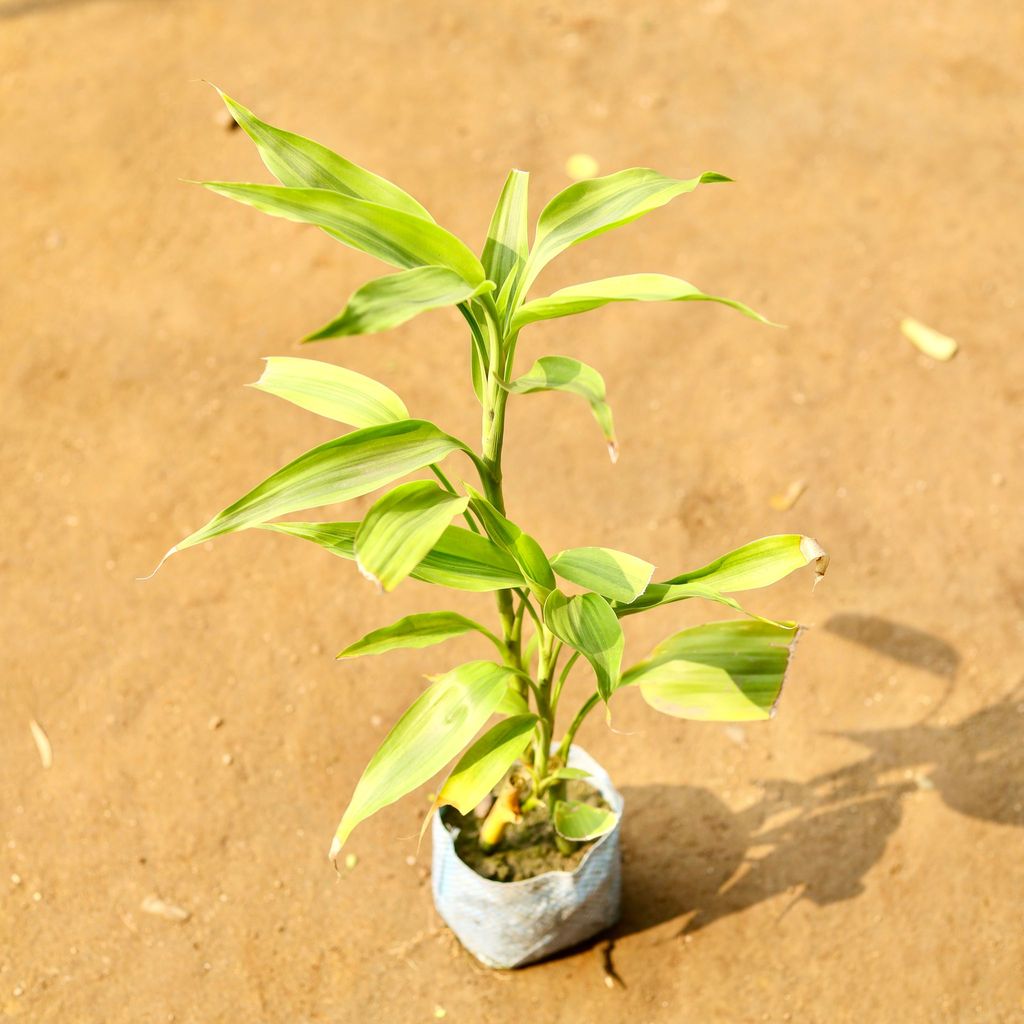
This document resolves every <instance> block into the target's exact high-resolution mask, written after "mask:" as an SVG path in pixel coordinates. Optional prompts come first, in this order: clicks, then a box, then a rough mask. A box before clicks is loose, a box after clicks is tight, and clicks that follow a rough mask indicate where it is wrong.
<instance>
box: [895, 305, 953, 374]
mask: <svg viewBox="0 0 1024 1024" xmlns="http://www.w3.org/2000/svg"><path fill="white" fill-rule="evenodd" d="M900 330H901V331H902V332H903V335H904V337H906V338H908V339H909V340H910V341H911V343H912V344H913V345H914V346H915V347H916V348H917V349H918V351H919V352H923V353H924V354H925V355H926V356H930V357H931V358H932V359H938V360H939V361H940V362H942V363H945V362H948V361H949V360H950V359H952V358H953V356H955V355H956V352H957V348H958V346H957V343H956V341H955V340H954V339H953V338H950V337H948V336H947V335H945V334H940V333H939V332H938V331H936V330H935V329H934V328H932V327H928V326H927V325H926V324H923V323H921V321H920V320H915V319H914V318H913V317H912V316H908V317H904V318H903V320H901V321H900Z"/></svg>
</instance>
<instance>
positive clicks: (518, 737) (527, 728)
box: [420, 714, 537, 835]
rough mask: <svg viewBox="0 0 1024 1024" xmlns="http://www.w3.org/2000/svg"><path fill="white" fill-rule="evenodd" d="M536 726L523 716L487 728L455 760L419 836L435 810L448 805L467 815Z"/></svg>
mask: <svg viewBox="0 0 1024 1024" xmlns="http://www.w3.org/2000/svg"><path fill="white" fill-rule="evenodd" d="M536 724H537V716H536V715H532V714H525V715H516V716H514V717H513V718H504V719H502V720H501V721H500V722H498V723H497V724H496V725H493V726H491V728H490V729H488V730H487V732H485V733H484V734H483V736H481V737H480V739H478V740H477V741H476V743H474V744H473V745H472V746H471V747H470V748H469V750H467V751H466V752H465V753H464V754H463V755H462V757H461V758H459V761H458V763H457V764H456V765H455V767H454V768H453V769H452V771H451V774H450V775H449V776H448V778H447V779H446V780H445V783H444V785H443V786H442V787H441V792H440V793H438V794H437V799H436V800H435V801H434V804H433V806H432V807H431V808H430V811H429V812H428V813H427V817H426V818H425V819H424V822H423V828H422V829H420V834H421V835H422V834H423V832H424V831H426V826H427V825H428V824H429V822H430V818H431V815H432V814H433V813H434V811H436V810H437V808H439V807H446V806H451V807H454V808H455V809H456V810H457V811H458V812H459V813H460V814H469V812H470V811H471V810H473V808H474V807H476V805H477V804H479V803H480V801H481V800H483V799H484V797H485V796H487V794H488V793H490V791H491V790H492V789H493V788H494V787H495V786H496V785H497V784H498V783H499V782H500V781H501V779H502V778H503V777H504V775H505V773H506V772H507V771H508V770H509V768H511V767H512V765H513V764H514V763H515V760H516V758H517V757H519V756H520V755H521V754H522V752H523V751H524V750H525V749H526V748H527V746H528V745H529V742H530V736H531V735H532V734H533V727H534V726H535V725H536Z"/></svg>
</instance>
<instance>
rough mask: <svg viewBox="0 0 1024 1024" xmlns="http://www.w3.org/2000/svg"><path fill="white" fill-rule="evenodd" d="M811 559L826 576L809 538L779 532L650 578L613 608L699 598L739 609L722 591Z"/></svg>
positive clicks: (626, 611) (752, 584)
mask: <svg viewBox="0 0 1024 1024" xmlns="http://www.w3.org/2000/svg"><path fill="white" fill-rule="evenodd" d="M812 562H813V563H814V572H815V580H818V579H820V578H821V577H822V576H824V575H825V570H826V569H827V568H828V555H827V554H826V552H825V551H824V549H823V548H822V547H821V545H820V544H818V542H817V541H816V540H814V538H813V537H804V536H801V535H800V534H798V533H789V534H779V535H777V536H773V537H762V538H761V539H760V540H755V541H751V543H749V544H744V545H743V546H742V547H739V548H736V550H735V551H730V552H729V553H728V554H725V555H722V556H721V557H720V558H716V559H715V560H714V561H713V562H709V563H708V564H707V565H705V566H703V567H702V568H700V569H694V570H693V571H692V572H684V573H681V574H680V575H679V576H674V577H673V578H672V579H670V580H665V581H664V582H663V583H652V584H650V586H648V587H647V589H646V590H645V591H644V592H643V594H641V595H640V597H638V598H637V599H636V600H635V601H633V602H632V603H631V604H628V605H620V606H618V607H617V608H616V612H617V613H618V614H619V615H620V616H622V615H632V614H633V613H635V612H642V611H646V610H647V609H648V608H656V607H658V606H659V605H663V604H671V603H672V602H674V601H683V600H686V599H687V598H691V597H702V598H705V599H706V600H709V601H716V602H718V603H719V604H725V605H728V606H729V607H730V608H736V609H739V610H741V611H742V609H741V608H740V605H739V604H738V602H736V601H734V600H732V599H730V598H727V597H725V595H726V594H730V593H739V592H740V591H744V590H755V589H757V588H760V587H767V586H769V585H770V584H772V583H776V582H777V581H778V580H781V579H782V578H783V577H784V576H788V575H789V574H790V573H791V572H794V571H795V570H797V569H801V568H803V567H804V566H805V565H808V564H810V563H812Z"/></svg>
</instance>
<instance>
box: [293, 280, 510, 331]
mask: <svg viewBox="0 0 1024 1024" xmlns="http://www.w3.org/2000/svg"><path fill="white" fill-rule="evenodd" d="M493 289H494V283H493V282H492V281H482V282H481V283H480V284H478V285H476V287H474V286H473V285H471V284H468V283H467V282H466V281H465V280H463V278H462V277H460V276H459V275H458V274H457V273H455V271H454V270H449V269H448V268H447V267H414V268H413V269H412V270H403V271H401V272H400V273H398V274H389V275H387V276H386V277H378V278H377V279H376V280H374V281H370V282H368V283H367V284H364V285H363V286H362V288H360V289H359V290H358V291H357V292H355V294H354V295H353V296H352V298H351V299H349V300H348V305H347V306H346V307H345V308H344V309H343V310H342V311H341V313H339V314H338V316H337V317H335V319H333V320H332V321H331V322H330V323H329V324H326V325H325V326H324V327H321V328H320V330H318V331H314V332H313V333H312V334H310V335H309V336H308V337H306V338H305V339H304V340H305V341H320V340H322V339H324V338H342V337H346V336H349V335H354V334H374V333H375V332H377V331H387V330H390V329H391V328H392V327H398V326H399V324H404V323H405V322H406V321H407V320H411V319H412V318H413V317H414V316H418V315H419V314H420V313H426V312H427V311H428V310H431V309H440V308H442V307H443V306H457V305H458V304H459V303H460V302H465V301H467V300H468V299H472V298H474V297H475V296H477V295H481V294H483V293H484V292H489V291H493Z"/></svg>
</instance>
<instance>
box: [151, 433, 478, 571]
mask: <svg viewBox="0 0 1024 1024" xmlns="http://www.w3.org/2000/svg"><path fill="white" fill-rule="evenodd" d="M458 450H463V451H466V450H467V449H466V446H465V445H463V443H462V442H461V441H457V440H456V439H455V438H454V437H450V436H449V435H448V434H446V433H444V432H443V431H441V430H439V429H438V428H437V427H435V426H434V425H433V424H432V423H427V422H426V421H425V420H401V421H400V422H398V423H385V424H382V425H381V426H379V427H364V428H363V429H362V430H356V431H353V432H352V433H351V434H346V435H345V436H344V437H339V438H335V439H334V440H333V441H328V442H327V443H326V444H322V445H319V446H318V447H316V448H313V449H311V450H310V451H308V452H306V453H305V454H304V455H300V456H299V457H298V458H297V459H296V460H295V461H294V462H290V463H289V464H288V465H287V466H285V467H284V468H283V469H279V470H278V471H277V472H276V473H273V474H272V475H271V476H269V477H267V479H266V480H264V481H263V483H261V484H259V485H258V486H256V487H254V488H253V489H252V490H251V491H249V493H248V494H246V495H245V496H244V497H242V498H239V499H238V501H236V502H235V503H234V504H233V505H229V506H228V507H227V508H226V509H224V510H223V511H221V512H218V513H217V515H215V516H214V517H213V518H212V519H211V520H210V521H209V522H208V523H207V524H206V525H205V526H203V527H202V528H201V529H199V530H196V532H195V533H193V534H190V535H189V536H188V537H186V538H185V539H184V540H183V541H181V542H180V543H178V545H177V546H176V547H174V548H172V549H171V552H174V551H181V550H183V549H184V548H190V547H192V546H193V545H195V544H201V543H202V542H203V541H206V540H210V539H211V538H213V537H219V536H221V535H222V534H225V533H234V532H236V531H237V530H246V529H248V528H249V527H252V526H261V525H263V524H264V523H266V522H267V521H268V520H270V519H274V518H276V517H277V516H282V515H285V514H287V513H288V512H297V511H299V510H300V509H308V508H319V507H320V506H321V505H330V504H333V503H334V502H336V501H347V500H348V499H349V498H355V497H358V496H359V495H361V494H368V493H369V492H370V491H374V490H376V489H377V488H378V487H383V486H384V485H385V484H389V483H391V481H392V480H396V479H398V477H400V476H405V474H406V473H411V472H412V471H413V470H416V469H422V468H423V467H424V466H429V465H430V464H431V463H433V462H439V461H441V460H442V459H444V458H445V457H446V456H447V455H450V454H451V453H452V452H453V451H458ZM171 552H169V553H171Z"/></svg>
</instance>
